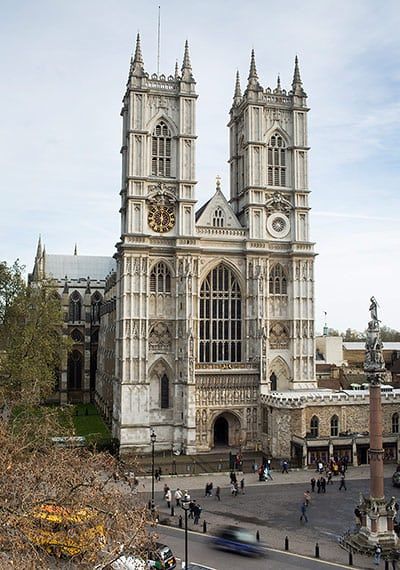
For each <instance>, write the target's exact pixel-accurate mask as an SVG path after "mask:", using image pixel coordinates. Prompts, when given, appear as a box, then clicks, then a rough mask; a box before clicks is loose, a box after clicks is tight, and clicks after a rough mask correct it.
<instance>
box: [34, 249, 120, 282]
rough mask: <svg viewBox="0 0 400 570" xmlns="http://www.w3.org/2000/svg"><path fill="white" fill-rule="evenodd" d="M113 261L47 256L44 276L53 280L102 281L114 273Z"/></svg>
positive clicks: (104, 258)
mask: <svg viewBox="0 0 400 570" xmlns="http://www.w3.org/2000/svg"><path fill="white" fill-rule="evenodd" d="M115 265H116V264H115V259H113V258H112V257H101V256H95V255H48V254H46V257H45V262H44V271H45V274H46V276H48V277H53V278H54V279H60V280H62V279H65V277H66V276H67V278H68V279H87V278H88V277H89V278H90V279H91V280H97V281H103V280H105V279H106V277H107V275H109V274H110V273H111V272H113V271H115Z"/></svg>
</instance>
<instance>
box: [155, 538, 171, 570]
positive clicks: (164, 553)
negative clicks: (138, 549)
mask: <svg viewBox="0 0 400 570" xmlns="http://www.w3.org/2000/svg"><path fill="white" fill-rule="evenodd" d="M148 561H149V564H150V568H157V569H158V568H159V569H160V570H172V569H173V568H176V559H175V556H174V555H173V554H172V550H171V549H170V547H169V546H167V545H166V544H160V543H159V542H157V544H156V548H155V549H154V551H153V552H150V553H149V556H148ZM152 564H153V566H152Z"/></svg>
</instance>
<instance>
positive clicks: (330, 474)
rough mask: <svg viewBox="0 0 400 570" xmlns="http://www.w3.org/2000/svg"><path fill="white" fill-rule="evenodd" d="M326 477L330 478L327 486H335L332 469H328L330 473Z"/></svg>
mask: <svg viewBox="0 0 400 570" xmlns="http://www.w3.org/2000/svg"><path fill="white" fill-rule="evenodd" d="M326 476H327V477H328V480H327V485H329V484H331V485H333V481H332V471H331V470H330V469H328V472H327V474H326Z"/></svg>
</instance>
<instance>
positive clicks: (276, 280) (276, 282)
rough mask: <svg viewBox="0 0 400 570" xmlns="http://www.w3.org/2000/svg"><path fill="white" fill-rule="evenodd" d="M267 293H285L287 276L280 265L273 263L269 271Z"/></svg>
mask: <svg viewBox="0 0 400 570" xmlns="http://www.w3.org/2000/svg"><path fill="white" fill-rule="evenodd" d="M269 294H270V295H287V278H286V273H285V270H284V269H283V267H282V265H281V264H280V263H278V264H277V265H274V266H273V267H272V269H271V271H270V272H269Z"/></svg>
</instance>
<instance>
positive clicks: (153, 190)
mask: <svg viewBox="0 0 400 570" xmlns="http://www.w3.org/2000/svg"><path fill="white" fill-rule="evenodd" d="M147 201H148V202H149V204H151V205H152V206H167V207H171V206H174V204H175V202H176V188H175V187H174V186H167V185H166V184H164V183H162V182H160V183H159V184H156V185H153V186H149V195H148V197H147Z"/></svg>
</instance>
